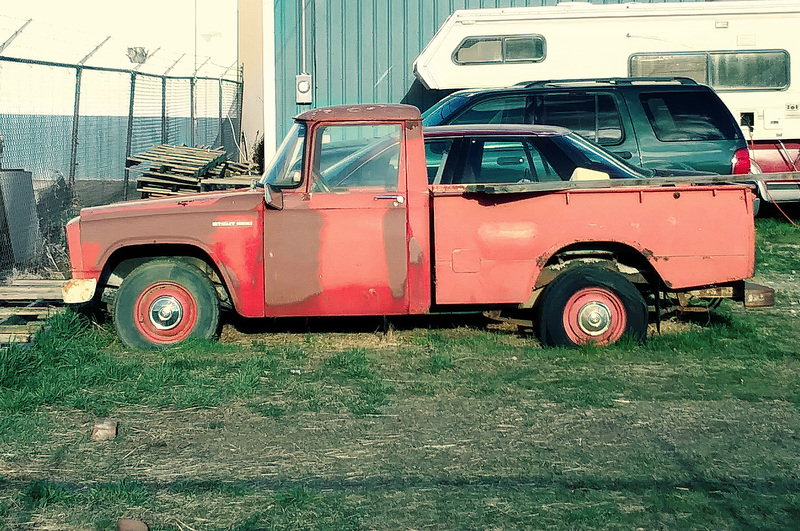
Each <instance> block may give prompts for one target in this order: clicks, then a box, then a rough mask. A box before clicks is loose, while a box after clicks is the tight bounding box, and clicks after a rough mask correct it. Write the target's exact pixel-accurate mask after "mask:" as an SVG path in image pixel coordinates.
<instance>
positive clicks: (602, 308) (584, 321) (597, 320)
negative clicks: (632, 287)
mask: <svg viewBox="0 0 800 531" xmlns="http://www.w3.org/2000/svg"><path fill="white" fill-rule="evenodd" d="M578 326H580V327H581V330H583V332H584V333H586V334H588V335H590V336H599V335H601V334H602V333H604V332H605V331H606V330H608V328H609V327H610V326H611V310H609V309H608V306H606V305H605V304H603V303H602V302H590V303H589V304H587V305H585V306H584V307H583V308H581V310H580V312H578Z"/></svg>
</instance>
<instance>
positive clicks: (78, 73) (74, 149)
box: [69, 65, 83, 190]
mask: <svg viewBox="0 0 800 531" xmlns="http://www.w3.org/2000/svg"><path fill="white" fill-rule="evenodd" d="M82 76H83V66H81V65H78V66H77V67H76V68H75V107H74V110H73V112H72V146H71V148H70V155H69V188H70V190H72V189H73V188H74V187H75V173H76V170H77V167H78V125H79V122H80V115H81V77H82Z"/></svg>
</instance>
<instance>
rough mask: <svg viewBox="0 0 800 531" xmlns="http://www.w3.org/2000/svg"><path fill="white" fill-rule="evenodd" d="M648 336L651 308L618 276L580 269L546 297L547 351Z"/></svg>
mask: <svg viewBox="0 0 800 531" xmlns="http://www.w3.org/2000/svg"><path fill="white" fill-rule="evenodd" d="M626 334H627V335H629V336H631V337H633V338H634V339H636V340H637V341H644V339H645V337H646V336H647V305H646V303H645V301H644V298H643V297H642V294H641V293H639V290H638V289H636V287H635V286H634V285H633V284H631V283H630V282H628V280H626V279H625V278H623V277H622V276H621V275H619V274H618V273H615V272H613V271H609V270H607V269H600V268H596V267H577V268H575V269H572V270H569V271H566V272H564V273H563V274H561V275H559V276H558V277H557V278H556V279H555V280H554V281H553V282H552V283H551V284H550V285H549V286H547V288H545V291H544V293H543V294H542V300H541V303H540V305H539V309H538V335H539V340H540V341H541V342H542V344H543V345H545V346H550V347H575V346H578V345H584V344H587V343H592V344H596V345H600V346H603V345H610V344H612V343H615V342H617V341H618V340H619V339H620V338H621V337H622V336H623V335H626Z"/></svg>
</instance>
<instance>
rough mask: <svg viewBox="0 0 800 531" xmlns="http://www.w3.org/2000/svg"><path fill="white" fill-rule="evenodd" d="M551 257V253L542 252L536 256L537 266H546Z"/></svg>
mask: <svg viewBox="0 0 800 531" xmlns="http://www.w3.org/2000/svg"><path fill="white" fill-rule="evenodd" d="M549 259H550V256H549V255H546V254H542V255H539V256H538V257H537V258H536V267H538V268H539V269H544V266H546V265H547V261H548V260H549Z"/></svg>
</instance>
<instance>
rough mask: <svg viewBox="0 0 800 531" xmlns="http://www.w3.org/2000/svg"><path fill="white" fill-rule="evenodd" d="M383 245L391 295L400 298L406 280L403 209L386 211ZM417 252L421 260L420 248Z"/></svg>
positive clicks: (404, 216) (406, 266) (404, 212)
mask: <svg viewBox="0 0 800 531" xmlns="http://www.w3.org/2000/svg"><path fill="white" fill-rule="evenodd" d="M383 246H384V249H385V252H386V269H387V272H388V273H389V289H390V290H391V292H392V297H394V298H395V299H400V298H402V297H403V296H404V295H405V293H406V283H407V282H406V281H407V280H408V263H407V258H406V211H405V209H402V208H394V209H391V210H388V211H387V212H386V215H385V216H384V218H383ZM417 247H419V244H417ZM419 254H420V260H421V256H422V248H420V249H419Z"/></svg>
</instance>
